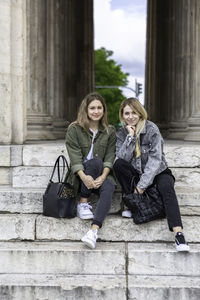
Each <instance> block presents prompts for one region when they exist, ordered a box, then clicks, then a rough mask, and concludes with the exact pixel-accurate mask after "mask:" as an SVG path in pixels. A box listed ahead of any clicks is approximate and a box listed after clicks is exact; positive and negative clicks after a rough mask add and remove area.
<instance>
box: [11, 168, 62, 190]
mask: <svg viewBox="0 0 200 300" xmlns="http://www.w3.org/2000/svg"><path fill="white" fill-rule="evenodd" d="M52 171H53V169H52V167H15V168H13V187H19V188H29V187H32V188H45V187H47V183H48V181H49V179H50V176H51V173H52ZM55 180H57V178H55Z"/></svg>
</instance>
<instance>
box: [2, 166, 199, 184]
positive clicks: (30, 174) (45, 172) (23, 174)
mask: <svg viewBox="0 0 200 300" xmlns="http://www.w3.org/2000/svg"><path fill="white" fill-rule="evenodd" d="M171 170H172V172H173V174H174V176H175V178H176V186H177V187H187V186H189V187H198V188H200V183H199V182H200V168H171ZM51 173H52V167H25V166H20V167H14V168H13V171H12V174H10V175H9V176H10V177H11V181H12V185H13V187H15V188H29V187H30V188H45V187H46V186H47V183H48V181H49V179H50V176H51ZM6 176H8V175H5V177H6ZM9 176H8V177H9ZM6 178H7V177H6ZM5 180H8V179H5ZM9 180H10V179H9ZM9 180H8V183H7V184H9ZM55 180H57V179H56V178H55Z"/></svg>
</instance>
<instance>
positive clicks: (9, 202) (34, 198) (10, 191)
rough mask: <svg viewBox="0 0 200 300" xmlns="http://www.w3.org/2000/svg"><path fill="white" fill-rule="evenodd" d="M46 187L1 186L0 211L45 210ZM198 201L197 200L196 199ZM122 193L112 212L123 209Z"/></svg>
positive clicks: (117, 196) (116, 199)
mask: <svg viewBox="0 0 200 300" xmlns="http://www.w3.org/2000/svg"><path fill="white" fill-rule="evenodd" d="M44 192H45V189H44V188H40V189H33V188H27V189H24V188H13V187H11V186H6V187H5V186H4V187H0V199H1V201H0V212H7V213H9V212H11V213H39V214H41V213H42V211H43V194H44ZM97 200H98V197H97V195H94V194H93V195H92V196H91V198H90V202H91V204H92V205H93V208H95V206H96V203H97ZM195 202H196V201H195ZM120 203H121V193H119V192H116V193H115V195H114V197H113V201H112V204H111V208H110V213H116V212H119V211H120V209H121V204H120Z"/></svg>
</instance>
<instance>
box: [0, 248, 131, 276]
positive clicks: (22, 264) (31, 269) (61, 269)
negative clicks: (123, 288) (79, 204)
mask: <svg viewBox="0 0 200 300" xmlns="http://www.w3.org/2000/svg"><path fill="white" fill-rule="evenodd" d="M0 265H1V273H11V274H12V273H21V274H22V273H29V274H30V273H33V274H38V273H42V274H43V273H44V274H45V273H59V274H66V273H67V274H68V275H70V274H71V275H72V274H82V275H89V274H104V275H114V274H118V275H123V274H125V246H124V244H122V243H121V244H120V243H103V244H100V243H99V245H98V247H97V248H96V249H89V248H88V247H86V246H85V245H84V244H83V243H67V242H59V243H58V242H34V243H33V242H9V243H5V242H4V243H0Z"/></svg>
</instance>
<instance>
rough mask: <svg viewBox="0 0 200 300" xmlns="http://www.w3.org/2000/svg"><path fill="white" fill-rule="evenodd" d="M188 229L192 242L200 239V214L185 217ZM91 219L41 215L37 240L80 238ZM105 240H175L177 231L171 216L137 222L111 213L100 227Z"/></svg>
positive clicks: (102, 238)
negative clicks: (170, 225)
mask: <svg viewBox="0 0 200 300" xmlns="http://www.w3.org/2000/svg"><path fill="white" fill-rule="evenodd" d="M182 221H183V226H184V233H185V236H186V239H187V241H188V242H194V243H199V242H200V235H199V234H197V233H198V232H200V217H199V216H183V217H182ZM90 224H91V221H90V220H81V219H80V218H74V219H62V220H60V219H55V218H51V217H44V216H42V215H39V216H38V217H37V218H36V239H37V240H73V241H78V240H80V239H81V237H82V236H83V234H84V233H85V232H86V231H87V230H88V228H89V227H90ZM99 239H100V240H101V241H113V242H120V241H122V242H123V241H126V242H130V241H133V242H144V241H145V242H158V241H161V242H171V243H174V237H173V234H172V233H171V232H170V231H169V229H168V225H167V220H166V219H162V220H155V221H152V222H149V223H146V224H141V225H135V224H134V223H133V220H132V219H127V218H122V217H120V216H115V215H110V216H108V217H107V218H106V219H105V221H104V225H103V227H102V229H101V230H100V231H99Z"/></svg>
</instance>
